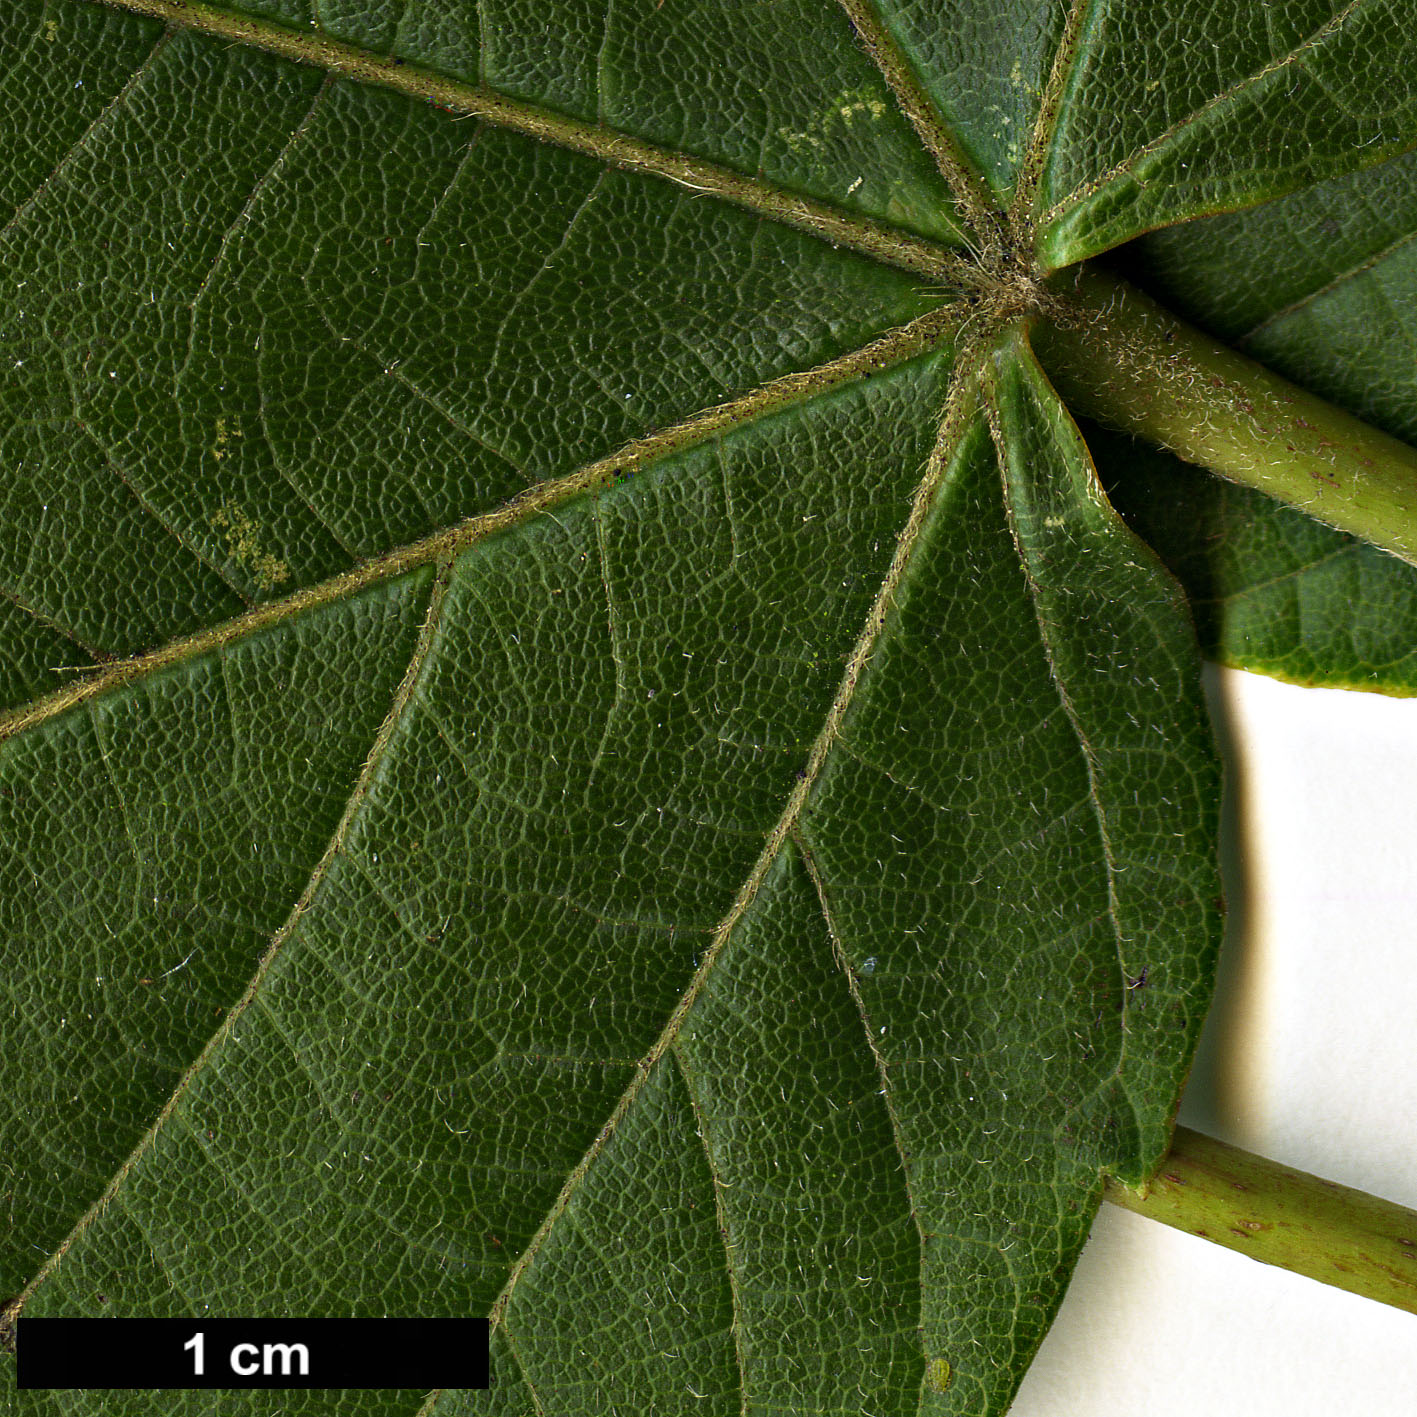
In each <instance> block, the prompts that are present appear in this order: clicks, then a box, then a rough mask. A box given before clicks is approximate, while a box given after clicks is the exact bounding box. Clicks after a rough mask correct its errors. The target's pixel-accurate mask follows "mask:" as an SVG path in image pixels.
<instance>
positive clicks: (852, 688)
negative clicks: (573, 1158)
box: [488, 342, 977, 1333]
mask: <svg viewBox="0 0 1417 1417" xmlns="http://www.w3.org/2000/svg"><path fill="white" fill-rule="evenodd" d="M974 366H975V346H974V343H973V342H971V343H970V345H969V347H968V348H967V349H966V350H962V351H960V353H959V354H958V355H957V356H956V363H955V374H954V377H953V379H952V380H951V387H950V394H949V399H948V401H947V405H946V408H945V412H944V417H943V419H942V421H941V429H940V434H939V437H938V438H937V440H936V443H935V447H934V449H933V451H932V452H931V455H930V458H929V461H928V462H927V463H926V466H925V471H924V475H923V476H922V478H921V480H920V482H919V484H918V485H917V487H916V490H915V495H914V497H913V498H912V500H911V506H910V514H909V516H908V517H907V518H906V522H905V525H904V527H902V529H901V532H900V535H899V537H898V538H897V539H896V545H895V551H894V553H893V555H892V557H891V563H890V566H889V567H888V569H887V571H886V575H885V578H884V580H883V581H882V582H881V587H880V590H879V591H878V592H877V594H876V597H875V599H874V600H873V601H872V604H871V608H870V610H869V611H868V612H867V615H866V620H865V623H864V625H863V626H862V629H861V633H860V635H859V636H858V637H857V640H856V643H855V645H854V646H853V648H852V651H851V655H850V657H849V658H848V660H847V663H846V672H845V673H844V674H843V676H842V679H841V682H840V684H839V685H838V687H837V691H836V695H835V697H834V698H833V700H832V703H831V706H830V708H829V709H828V710H827V714H826V717H825V719H824V721H823V724H822V728H821V731H820V732H819V733H818V735H817V737H816V739H815V740H814V741H813V743H812V746H811V749H810V750H809V752H808V754H807V761H806V765H805V766H804V768H803V770H802V773H801V775H800V776H799V778H798V779H797V782H796V784H795V785H794V786H793V789H792V791H791V792H790V793H789V794H788V797H787V800H786V803H785V804H784V806H783V810H782V813H781V815H780V816H779V817H778V819H777V821H776V823H775V824H774V825H773V827H772V829H771V831H770V832H769V833H768V835H767V838H766V840H765V841H764V843H763V848H762V851H761V852H760V853H759V855H758V859H757V860H756V861H755V862H754V864H753V867H752V870H751V871H749V873H748V876H747V878H746V879H745V880H744V882H743V885H742V887H741V888H740V889H739V891H738V894H737V895H736V896H735V897H734V900H733V903H732V905H731V906H730V907H729V909H728V912H727V914H726V915H725V916H724V918H723V920H722V922H721V923H720V924H719V926H718V928H717V929H716V930H715V931H714V934H713V938H712V940H711V941H710V943H709V945H708V948H707V949H706V950H705V951H704V955H703V958H702V960H701V961H700V963H699V967H698V968H697V969H696V970H695V971H694V975H693V978H692V979H690V981H689V984H688V987H687V988H686V989H685V990H684V993H683V995H682V996H681V997H680V999H679V1001H678V1003H677V1004H676V1005H675V1007H674V1009H673V1010H672V1012H671V1013H670V1015H669V1018H668V1020H667V1021H666V1023H665V1025H664V1028H663V1029H662V1030H661V1032H660V1034H659V1036H658V1038H656V1039H655V1041H654V1043H653V1044H652V1046H651V1047H650V1049H649V1051H648V1052H647V1053H646V1054H645V1056H644V1057H643V1058H642V1059H641V1060H640V1062H639V1064H638V1065H637V1067H636V1069H635V1072H634V1074H633V1075H632V1076H631V1078H630V1081H629V1083H628V1084H627V1086H626V1088H625V1090H624V1092H623V1093H621V1095H620V1097H619V1099H618V1100H617V1102H616V1104H615V1106H614V1108H613V1109H612V1111H611V1113H610V1115H609V1116H608V1117H607V1118H606V1121H605V1124H604V1126H603V1127H602V1128H601V1130H600V1132H599V1133H598V1134H597V1136H596V1138H595V1140H594V1141H593V1142H592V1143H591V1144H590V1146H589V1147H588V1148H587V1149H586V1152H585V1154H584V1155H583V1156H582V1157H581V1159H580V1161H579V1162H577V1163H576V1165H575V1167H574V1168H573V1169H572V1171H571V1172H570V1174H569V1175H568V1176H567V1178H566V1181H565V1183H564V1184H563V1185H562V1187H561V1190H560V1192H559V1194H558V1195H557V1197H556V1199H555V1201H553V1202H552V1204H551V1207H550V1209H549V1210H548V1211H547V1213H546V1216H545V1218H544V1219H543V1221H542V1223H541V1225H540V1226H539V1227H538V1228H537V1230H536V1233H535V1234H534V1235H532V1237H531V1239H530V1240H529V1241H528V1242H527V1244H526V1246H525V1247H524V1248H523V1250H522V1251H521V1253H520V1254H519V1255H518V1256H517V1258H516V1260H515V1262H514V1263H513V1265H512V1268H511V1270H510V1272H509V1273H508V1276H507V1281H506V1283H505V1284H504V1285H503V1286H502V1290H501V1292H500V1293H499V1294H498V1295H497V1297H496V1299H495V1300H494V1301H493V1303H492V1307H491V1309H490V1311H489V1314H488V1319H489V1323H490V1325H491V1328H492V1331H493V1332H494V1333H495V1332H496V1331H497V1329H498V1328H499V1327H500V1326H501V1324H502V1322H503V1320H504V1318H505V1315H506V1313H507V1310H508V1308H509V1306H510V1304H511V1302H512V1298H513V1296H514V1295H515V1293H516V1287H517V1284H518V1283H519V1282H520V1280H521V1277H522V1276H523V1275H524V1274H525V1273H526V1271H527V1269H528V1268H529V1267H530V1266H531V1264H532V1263H533V1261H534V1260H535V1258H536V1256H537V1254H538V1253H539V1252H540V1250H541V1248H542V1246H543V1245H544V1244H545V1243H546V1240H547V1237H548V1236H549V1235H550V1234H551V1232H552V1230H553V1229H554V1228H555V1226H556V1224H557V1222H558V1221H559V1220H560V1218H561V1216H562V1215H564V1214H565V1212H566V1210H567V1209H568V1207H569V1206H570V1203H571V1201H572V1199H573V1198H574V1196H575V1194H576V1192H577V1190H578V1189H579V1188H580V1186H581V1183H582V1182H583V1181H584V1180H585V1178H586V1176H587V1175H588V1174H589V1172H590V1170H591V1168H592V1167H593V1166H594V1165H595V1162H596V1160H597V1158H598V1157H599V1156H600V1154H601V1152H602V1151H604V1149H605V1147H606V1145H607V1144H608V1143H609V1141H610V1139H611V1138H612V1137H613V1136H614V1135H615V1133H616V1131H617V1130H618V1129H619V1126H620V1124H621V1122H623V1121H624V1119H625V1117H626V1116H628V1115H629V1112H630V1110H631V1109H632V1108H633V1106H634V1104H635V1101H636V1099H637V1098H638V1097H639V1095H640V1093H641V1092H642V1091H643V1090H644V1088H645V1085H646V1084H647V1083H648V1082H649V1080H650V1078H651V1077H652V1076H653V1074H654V1071H655V1069H656V1067H657V1066H658V1065H659V1063H660V1062H661V1060H662V1059H663V1058H664V1056H665V1054H666V1053H667V1052H668V1051H669V1049H670V1048H671V1047H672V1046H673V1045H674V1042H675V1040H676V1039H677V1038H678V1036H679V1033H680V1030H681V1028H682V1027H683V1024H684V1021H685V1019H686V1018H688V1016H689V1014H690V1012H691V1011H692V1010H693V1008H694V1005H695V1003H696V1002H697V1001H698V998H699V996H700V995H701V994H702V992H703V990H704V987H705V985H706V984H707V983H708V980H709V978H710V977H711V975H712V974H713V972H714V969H715V968H716V967H717V964H718V961H719V959H720V958H721V957H722V955H723V953H724V950H725V949H726V948H727V946H728V943H729V941H730V939H731V938H732V936H733V933H734V931H735V930H736V929H737V927H738V924H739V922H740V921H741V920H742V919H743V917H744V916H745V915H746V914H747V912H748V910H749V909H750V907H751V906H752V904H753V901H754V900H755V899H756V897H757V894H758V890H759V889H760V887H761V886H762V883H763V881H764V879H765V878H766V877H767V874H768V872H769V871H770V870H771V869H772V866H773V864H774V862H776V860H777V858H778V856H779V854H780V853H781V851H782V847H783V844H784V843H785V842H786V841H787V840H788V838H789V837H790V836H791V835H792V834H793V832H794V831H795V829H796V827H797V824H798V822H799V821H801V819H802V814H803V811H804V809H805V807H806V805H807V801H808V798H809V797H810V796H811V793H812V789H813V788H814V787H815V785H816V782H817V779H818V778H819V777H820V776H821V772H822V768H823V767H824V766H825V764H826V761H827V758H828V756H829V755H830V753H831V750H832V748H833V746H834V745H835V743H836V741H837V738H838V736H839V734H840V732H841V726H842V724H843V722H844V721H845V718H846V713H847V710H848V709H849V708H850V706H851V703H852V700H853V699H854V697H855V694H856V687H857V685H858V684H859V682H860V680H861V676H862V674H863V672H864V671H865V668H866V665H867V662H868V661H869V660H870V658H871V655H872V653H873V651H874V650H875V647H876V644H877V643H878V641H879V639H880V636H881V632H882V630H883V629H884V627H885V624H886V620H887V617H888V615H889V613H890V610H891V607H892V606H893V604H894V602H895V595H896V591H897V590H898V589H899V587H900V585H901V582H902V580H903V578H904V576H905V573H906V570H907V568H908V567H909V565H910V563H911V558H912V554H913V552H914V550H915V548H916V545H917V544H918V542H919V540H920V533H921V531H922V529H923V528H924V525H925V520H926V517H927V516H928V514H929V511H930V508H931V507H932V506H933V504H934V501H935V494H936V492H937V491H938V489H939V486H940V483H941V481H942V479H943V476H944V471H945V468H946V466H947V461H948V456H947V455H948V450H949V449H950V448H951V447H952V446H953V444H954V440H955V436H956V433H957V430H958V429H959V427H960V426H961V425H962V422H963V420H964V419H965V418H966V417H967V416H968V414H969V413H970V412H971V411H972V400H973V399H974V397H975V388H976V383H977V379H976V371H975V367H974Z"/></svg>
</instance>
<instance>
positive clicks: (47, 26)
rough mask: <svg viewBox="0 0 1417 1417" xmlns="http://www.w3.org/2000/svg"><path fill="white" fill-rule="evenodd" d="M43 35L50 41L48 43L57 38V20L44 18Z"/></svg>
mask: <svg viewBox="0 0 1417 1417" xmlns="http://www.w3.org/2000/svg"><path fill="white" fill-rule="evenodd" d="M44 37H45V39H47V40H48V41H49V42H50V44H53V43H54V41H55V40H56V39H58V38H59V21H58V20H46V21H45V22H44Z"/></svg>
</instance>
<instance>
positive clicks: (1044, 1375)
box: [1011, 669, 1417, 1417]
mask: <svg viewBox="0 0 1417 1417" xmlns="http://www.w3.org/2000/svg"><path fill="white" fill-rule="evenodd" d="M1207 687H1208V690H1209V692H1210V696H1211V706H1212V711H1213V712H1214V714H1215V715H1216V717H1217V721H1218V724H1219V727H1220V731H1221V735H1222V740H1223V742H1224V746H1225V749H1226V755H1227V767H1228V770H1229V782H1228V788H1227V792H1228V798H1229V800H1228V802H1227V807H1226V823H1225V842H1224V846H1225V856H1226V893H1227V896H1228V899H1229V902H1230V910H1231V919H1230V929H1229V932H1228V935H1227V940H1226V945H1225V953H1224V956H1223V958H1222V963H1221V973H1220V987H1219V990H1218V992H1217V995H1216V1005H1215V1008H1214V1009H1213V1011H1212V1014H1211V1018H1210V1021H1209V1023H1208V1025H1207V1027H1206V1032H1205V1035H1204V1037H1203V1040H1202V1043H1201V1053H1200V1057H1199V1059H1198V1061H1197V1065H1196V1068H1195V1071H1194V1073H1193V1074H1192V1077H1191V1082H1190V1085H1189V1087H1188V1088H1187V1091H1186V1095H1185V1099H1184V1101H1183V1103H1182V1107H1181V1120H1182V1121H1183V1122H1185V1123H1186V1124H1187V1125H1188V1126H1191V1127H1194V1128H1196V1129H1197V1130H1198V1131H1204V1132H1209V1133H1210V1134H1211V1135H1213V1136H1218V1137H1220V1138H1221V1139H1222V1140H1225V1141H1229V1142H1233V1143H1234V1144H1235V1145H1237V1146H1242V1147H1245V1148H1247V1149H1248V1150H1250V1151H1257V1152H1259V1153H1261V1154H1262V1155H1265V1156H1270V1157H1273V1158H1275V1159H1276V1160H1278V1161H1283V1162H1285V1163H1287V1164H1288V1165H1291V1166H1297V1167H1300V1168H1301V1169H1303V1170H1305V1171H1312V1172H1315V1173H1316V1174H1318V1175H1320V1176H1325V1177H1328V1178H1330V1179H1332V1180H1335V1181H1341V1182H1343V1183H1344V1184H1345V1185H1349V1186H1357V1187H1359V1188H1361V1189H1363V1190H1366V1191H1372V1192H1374V1193H1376V1194H1378V1195H1381V1196H1386V1197H1388V1198H1389V1199H1391V1200H1395V1201H1400V1202H1401V1203H1402V1204H1404V1205H1409V1206H1413V1207H1417V1067H1414V1065H1413V1050H1412V1047H1411V1043H1410V1040H1411V1038H1412V1037H1413V1032H1414V1021H1417V949H1414V947H1413V946H1414V930H1413V924H1414V922H1417V699H1391V698H1386V697H1383V696H1382V695H1378V694H1360V693H1345V692H1342V691H1338V690H1329V689H1300V688H1295V687H1294V686H1292V685H1288V684H1280V683H1277V682H1276V681H1274V680H1272V679H1265V678H1261V677H1259V676H1257V675H1251V674H1241V673H1237V672H1234V671H1231V670H1215V669H1210V670H1208V671H1207ZM1232 1414H1233V1417H1348V1414H1355V1417H1357V1414H1361V1417H1414V1414H1417V1316H1414V1315H1411V1314H1406V1313H1402V1312H1399V1311H1397V1310H1395V1309H1390V1308H1387V1307H1386V1306H1384V1305H1381V1304H1375V1303H1373V1302H1371V1301H1369V1300H1365V1299H1359V1298H1357V1297H1355V1296H1353V1295H1350V1294H1345V1293H1343V1292H1342V1291H1340V1290H1336V1289H1332V1288H1330V1287H1328V1286H1327V1285H1322V1284H1318V1283H1315V1282H1314V1281H1312V1280H1307V1279H1302V1278H1300V1277H1298V1276H1296V1275H1292V1274H1289V1273H1287V1272H1286V1271H1284V1270H1279V1269H1275V1268H1273V1267H1272V1266H1269V1265H1260V1264H1256V1263H1255V1262H1254V1261H1253V1260H1248V1259H1246V1258H1245V1257H1244V1256H1242V1255H1238V1254H1236V1253H1234V1252H1233V1251H1230V1250H1226V1249H1222V1248H1221V1247H1220V1246H1218V1245H1212V1244H1210V1243H1208V1242H1207V1241H1204V1240H1200V1239H1197V1238H1195V1237H1193V1236H1190V1235H1185V1234H1182V1233H1181V1232H1180V1231H1176V1230H1171V1229H1169V1228H1168V1227H1166V1226H1163V1225H1159V1224H1157V1223H1156V1222H1155V1221H1150V1220H1144V1219H1142V1218H1140V1217H1139V1216H1135V1215H1132V1214H1130V1213H1128V1212H1125V1211H1120V1210H1117V1209H1116V1208H1115V1207H1113V1206H1108V1205H1104V1206H1103V1207H1102V1213H1101V1215H1100V1216H1099V1218H1098V1222H1097V1225H1096V1228H1095V1229H1094V1231H1093V1235H1092V1238H1091V1240H1090V1241H1089V1242H1088V1246H1087V1249H1086V1251H1085V1252H1084V1254H1083V1258H1082V1263H1081V1264H1080V1265H1079V1267H1078V1272H1077V1275H1076V1277H1075V1278H1074V1280H1073V1284H1072V1287H1071V1289H1070V1290H1069V1292H1068V1296H1067V1299H1066V1300H1065V1301H1064V1304H1063V1308H1062V1312H1061V1313H1060V1314H1059V1317H1058V1321H1057V1323H1056V1324H1055V1326H1054V1328H1053V1330H1052V1332H1051V1333H1050V1334H1049V1335H1048V1338H1047V1339H1046V1340H1045V1342H1044V1344H1043V1348H1042V1350H1041V1351H1040V1353H1039V1356H1038V1359H1037V1361H1036V1363H1035V1364H1034V1366H1033V1368H1032V1369H1031V1370H1030V1372H1029V1374H1028V1377H1027V1378H1026V1380H1025V1381H1024V1385H1023V1389H1022V1391H1021V1392H1020V1394H1019V1397H1018V1400H1017V1402H1016V1403H1015V1405H1014V1407H1013V1409H1012V1413H1011V1417H1232Z"/></svg>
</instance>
